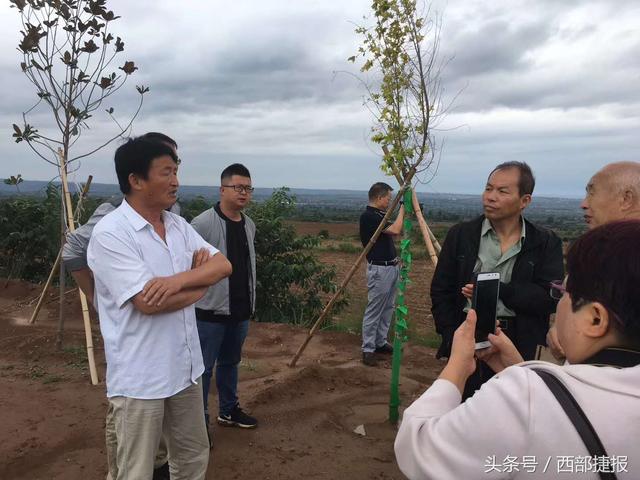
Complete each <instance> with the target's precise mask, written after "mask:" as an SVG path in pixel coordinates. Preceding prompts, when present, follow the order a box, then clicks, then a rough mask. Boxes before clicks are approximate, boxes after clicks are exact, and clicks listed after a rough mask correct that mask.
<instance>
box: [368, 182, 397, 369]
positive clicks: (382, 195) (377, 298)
mask: <svg viewBox="0 0 640 480" xmlns="http://www.w3.org/2000/svg"><path fill="white" fill-rule="evenodd" d="M392 191H393V188H391V186H389V185H387V184H386V183H383V182H378V183H374V184H373V185H372V186H371V188H370V189H369V205H367V208H366V209H365V211H364V212H363V213H362V215H360V240H361V241H362V246H363V247H366V246H367V244H368V243H369V242H370V241H371V238H372V237H373V234H374V233H375V231H376V230H377V229H378V227H379V226H380V223H381V222H382V219H383V218H384V216H385V214H386V213H387V210H388V209H389V203H391V192H392ZM403 221H404V206H402V205H401V206H400V210H399V211H398V217H397V218H396V220H395V222H393V223H391V222H387V224H386V225H385V226H384V229H383V230H382V233H381V234H380V236H379V237H378V239H377V240H376V241H375V243H374V244H373V247H372V248H371V250H369V253H367V307H366V309H365V311H364V317H363V319H362V363H364V364H365V365H367V366H370V367H373V366H376V365H377V359H376V355H375V354H376V353H379V354H391V353H393V347H392V346H391V345H389V342H388V341H387V335H388V333H389V326H390V325H391V318H392V316H393V308H394V305H395V299H396V283H397V281H398V272H399V266H398V263H399V259H398V255H397V253H396V246H395V244H394V243H393V237H394V236H395V235H400V233H402V222H403Z"/></svg>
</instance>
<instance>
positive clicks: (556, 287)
mask: <svg viewBox="0 0 640 480" xmlns="http://www.w3.org/2000/svg"><path fill="white" fill-rule="evenodd" d="M565 293H567V288H566V287H565V286H564V281H563V280H554V281H553V282H551V283H549V296H550V297H551V298H553V299H554V300H560V299H561V298H562V296H563V295H564V294H565Z"/></svg>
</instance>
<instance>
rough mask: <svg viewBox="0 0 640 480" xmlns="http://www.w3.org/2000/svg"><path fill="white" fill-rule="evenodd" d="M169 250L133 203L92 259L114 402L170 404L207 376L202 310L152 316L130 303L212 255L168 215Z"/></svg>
mask: <svg viewBox="0 0 640 480" xmlns="http://www.w3.org/2000/svg"><path fill="white" fill-rule="evenodd" d="M162 218H163V222H164V226H165V230H166V235H165V238H166V243H165V242H164V241H162V239H161V238H160V236H158V234H157V233H156V232H155V230H154V229H153V227H152V226H151V224H150V223H149V222H147V221H146V220H145V219H144V218H143V217H142V216H140V214H138V213H137V212H136V211H135V210H134V209H133V208H131V206H130V205H129V204H128V203H127V201H126V200H124V201H123V202H122V204H121V205H120V207H118V208H117V209H116V210H114V211H113V212H111V213H109V214H108V215H106V216H105V217H104V218H103V219H102V220H101V221H100V222H98V224H97V225H96V227H95V229H94V230H93V234H92V236H91V241H90V242H89V248H88V251H87V260H88V264H89V268H91V270H92V271H93V275H94V280H95V292H96V300H97V305H98V312H99V315H100V329H101V330H102V336H103V338H104V349H105V356H106V359H107V397H115V396H125V397H132V398H141V399H156V398H166V397H170V396H172V395H175V394H176V393H178V392H180V391H182V390H184V389H185V388H187V387H188V386H189V385H191V383H195V382H196V380H197V379H198V377H200V375H202V372H203V371H204V364H203V361H202V352H201V350H200V341H199V339H198V330H197V327H196V318H195V308H194V306H193V305H190V306H188V307H185V308H183V309H181V310H177V311H174V312H170V313H158V314H154V315H145V314H144V313H142V312H141V311H139V310H138V309H136V308H135V307H134V305H133V302H131V301H130V300H131V299H132V298H133V297H134V296H136V295H137V294H138V293H140V292H141V291H142V289H143V288H144V286H145V284H146V283H147V282H148V281H149V280H151V279H152V278H154V277H165V276H170V275H174V274H176V273H180V272H184V271H186V270H189V269H190V268H191V261H192V257H193V253H194V251H196V250H198V249H200V248H203V247H205V248H208V249H209V250H210V251H211V253H212V254H216V253H217V252H218V250H217V249H216V248H214V247H212V246H211V245H209V244H208V243H207V242H205V241H204V240H203V239H202V237H201V236H200V235H198V233H196V231H195V230H194V229H193V228H192V227H191V225H189V224H188V223H187V222H186V221H185V220H184V219H183V218H181V217H179V216H178V215H174V214H172V213H170V212H166V211H165V212H162Z"/></svg>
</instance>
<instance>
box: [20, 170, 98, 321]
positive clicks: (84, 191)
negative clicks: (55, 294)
mask: <svg viewBox="0 0 640 480" xmlns="http://www.w3.org/2000/svg"><path fill="white" fill-rule="evenodd" d="M92 180H93V175H89V178H88V179H87V183H85V184H84V188H83V189H82V196H81V197H80V198H79V199H78V208H76V211H78V210H79V207H80V205H81V203H80V202H82V201H83V200H84V198H85V197H86V196H87V194H88V193H89V187H90V186H91V181H92ZM61 259H62V248H61V249H60V250H59V251H58V256H57V257H56V260H55V262H53V267H51V272H50V273H49V278H47V281H46V283H45V284H44V288H43V289H42V293H40V298H39V299H38V303H37V304H36V308H35V310H34V311H33V313H32V314H31V318H30V319H29V324H30V325H33V324H34V323H36V318H38V314H39V313H40V309H41V308H42V305H43V303H44V297H45V295H46V293H47V290H48V288H49V287H50V286H51V282H52V281H53V277H54V275H55V274H56V271H57V270H58V266H59V265H60V260H61Z"/></svg>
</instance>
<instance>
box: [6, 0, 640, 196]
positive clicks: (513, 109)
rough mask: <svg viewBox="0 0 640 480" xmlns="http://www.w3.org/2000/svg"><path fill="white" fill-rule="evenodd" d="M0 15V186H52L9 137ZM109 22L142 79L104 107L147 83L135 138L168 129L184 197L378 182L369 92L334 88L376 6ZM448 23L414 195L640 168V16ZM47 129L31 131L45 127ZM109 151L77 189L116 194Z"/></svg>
mask: <svg viewBox="0 0 640 480" xmlns="http://www.w3.org/2000/svg"><path fill="white" fill-rule="evenodd" d="M436 6H437V5H436ZM1 8H4V10H3V11H2V15H1V16H0V44H2V46H3V49H2V52H3V53H2V54H1V55H0V74H1V75H2V78H3V87H4V92H5V93H4V95H3V98H2V102H0V126H1V125H5V127H4V128H0V133H1V132H3V131H4V132H5V135H0V155H2V157H3V158H4V159H5V161H4V162H3V163H2V167H1V169H0V177H3V176H4V177H6V176H8V175H11V174H15V173H18V172H20V173H22V174H23V176H24V177H25V178H33V179H45V178H49V177H51V176H53V175H54V174H55V173H54V172H52V171H50V170H48V169H47V168H43V165H42V163H41V162H40V161H38V160H37V159H34V158H33V156H32V155H31V154H30V153H29V151H28V149H27V148H25V147H24V145H15V144H14V143H12V140H11V138H10V135H11V131H10V125H11V123H13V122H16V120H18V119H19V118H20V112H22V111H23V110H24V109H26V108H28V107H29V106H30V104H31V102H32V100H33V99H34V98H35V96H34V92H33V90H32V87H31V86H30V85H29V84H28V82H27V81H26V79H25V78H24V77H23V76H22V74H21V73H20V71H19V68H18V64H19V57H18V53H17V52H16V51H15V49H14V47H15V44H16V42H17V38H18V36H17V33H16V32H17V28H16V25H17V23H16V19H15V11H14V10H9V9H8V8H6V6H3V7H1ZM113 8H114V9H115V10H116V13H118V14H121V15H122V19H121V20H119V21H118V24H117V28H116V30H117V32H118V34H121V35H122V37H123V38H124V40H125V42H126V47H125V48H126V50H125V55H124V56H123V57H122V59H123V60H124V59H125V57H126V59H133V60H135V61H136V64H138V65H139V66H140V70H139V71H138V72H136V74H135V75H134V76H133V77H132V78H131V84H130V85H128V86H127V89H125V90H123V91H122V92H121V93H120V94H119V95H118V96H117V97H116V98H114V99H113V101H112V102H108V105H105V108H106V107H107V106H111V105H113V106H114V107H115V108H116V114H117V115H118V118H119V119H125V118H126V117H127V115H128V114H130V113H131V111H132V109H133V107H134V105H135V100H136V94H135V91H134V90H133V86H134V85H135V84H139V83H144V84H146V85H150V86H151V92H150V95H149V96H148V98H147V99H146V102H145V105H144V107H143V111H142V114H141V116H140V117H139V119H138V120H137V121H136V123H135V126H134V133H136V134H139V133H143V132H145V131H148V130H161V131H166V132H167V133H169V134H170V135H171V136H173V137H175V138H176V139H177V140H178V143H179V144H180V152H181V153H180V154H181V156H182V157H184V158H185V164H184V165H183V167H182V168H181V176H182V181H183V183H192V184H193V183H208V182H205V181H204V179H215V178H216V177H217V174H218V172H219V170H220V169H221V168H223V167H224V165H225V164H226V163H229V162H231V161H235V160H238V161H243V162H244V163H247V164H248V165H249V166H250V167H251V168H252V171H255V172H256V181H257V182H258V183H259V184H260V185H261V186H276V185H285V184H286V185H290V186H294V187H305V186H307V187H320V188H321V187H326V188H364V189H366V187H367V186H368V184H370V183H371V182H373V181H375V180H378V179H380V177H381V172H380V171H379V169H378V158H377V156H378V154H379V149H378V147H377V146H375V145H372V144H371V142H370V141H369V140H368V137H369V135H370V133H369V130H370V126H371V124H372V122H373V120H372V118H371V116H370V114H369V113H368V112H367V110H366V109H365V108H364V107H363V106H362V97H363V95H364V94H365V92H364V89H363V88H362V85H361V84H360V83H359V82H358V81H357V80H355V79H354V78H353V77H352V76H350V75H348V74H344V73H341V74H337V75H334V72H335V71H342V70H345V71H347V72H349V73H353V74H359V73H358V69H357V65H352V64H350V63H348V62H347V61H346V58H347V57H349V56H350V55H352V54H354V53H355V51H356V48H357V45H358V44H359V42H360V39H359V38H358V37H357V36H356V35H355V33H354V32H353V30H354V24H353V23H352V22H355V23H359V22H361V21H362V20H361V19H362V15H366V14H368V8H369V2H368V0H358V1H355V0H354V1H352V2H337V1H333V0H332V1H326V2H322V3H317V2H288V1H284V0H283V1H278V0H272V1H270V2H258V1H250V2H236V3H232V4H228V5H225V7H224V8H222V9H221V8H220V7H219V6H216V5H214V4H211V3H209V2H197V3H194V4H192V5H190V6H189V8H186V7H184V5H182V4H180V3H179V2H174V1H172V0H158V1H154V2H151V1H148V0H140V1H137V2H129V3H126V4H122V5H121V4H120V3H118V4H117V5H116V4H114V5H113ZM440 11H443V13H444V15H443V29H442V36H441V38H440V41H441V47H442V52H441V53H442V57H443V58H448V57H453V59H452V60H451V61H450V62H449V63H448V64H447V65H446V66H445V68H444V70H443V73H442V78H441V80H442V85H443V87H444V88H445V98H446V99H451V98H452V97H453V96H454V95H455V94H457V93H458V92H460V91H461V94H460V96H459V97H458V98H457V99H456V102H455V104H454V106H453V109H452V111H451V113H450V115H449V117H448V118H445V120H444V122H443V124H442V130H441V131H439V132H438V134H437V135H438V140H439V141H443V140H444V141H445V150H444V153H443V155H442V163H441V165H440V169H439V173H438V176H437V177H436V178H435V180H434V181H433V182H431V183H430V184H429V185H428V186H426V187H421V188H427V189H432V190H437V191H457V192H461V191H479V189H481V188H482V185H483V182H484V180H485V177H486V173H487V172H488V171H489V170H490V168H492V166H494V165H495V164H496V163H498V162H499V161H503V160H507V159H524V160H526V161H529V162H531V164H532V166H533V167H534V169H535V170H536V173H537V175H538V179H539V182H538V189H539V192H542V193H544V192H550V193H556V194H558V193H565V194H566V193H567V192H573V193H572V194H575V195H579V194H580V192H581V191H582V188H583V181H584V179H583V177H586V178H588V177H589V176H590V174H589V172H593V171H595V170H596V169H597V168H599V167H600V166H601V165H602V164H604V163H606V162H608V161H614V160H620V159H634V156H635V159H637V154H636V152H637V150H638V147H640V140H638V139H637V138H636V137H637V134H636V132H637V131H638V127H639V126H640V114H639V113H638V111H639V108H638V107H640V102H639V100H638V97H637V87H636V85H637V83H638V80H639V79H640V78H639V77H640V56H638V47H639V46H640V33H638V30H637V24H638V21H639V20H640V8H639V4H638V2H634V1H626V0H625V1H617V2H607V1H605V0H573V1H563V2H557V1H552V0H539V1H537V2H530V1H526V0H514V1H509V2H491V3H487V2H484V1H480V0H467V1H465V2H449V3H448V5H446V7H445V8H444V9H442V8H440ZM368 79H369V80H371V81H375V77H369V78H368ZM105 117H106V116H104V115H102V116H101V115H99V114H97V115H96V117H95V118H94V119H93V122H92V123H91V127H92V128H91V130H90V131H87V132H85V134H84V135H83V138H82V140H81V141H80V142H79V144H78V150H82V149H85V148H87V147H89V146H90V145H93V144H95V143H97V142H99V141H101V140H102V139H104V138H105V137H106V136H107V135H108V134H110V133H111V132H112V131H113V125H112V124H111V123H110V122H109V120H108V119H107V118H105ZM46 118H47V116H46V114H45V113H43V114H41V116H38V117H36V118H35V119H34V120H38V125H42V128H46V120H45V119H46ZM34 123H35V121H34ZM455 127H461V128H458V129H454V130H449V129H451V128H455ZM112 153H113V147H112V146H110V147H108V148H107V149H106V150H105V151H103V152H101V153H100V154H99V155H96V156H95V157H92V158H89V159H86V160H84V161H83V163H82V167H81V169H80V170H79V171H78V173H77V177H78V178H77V179H78V180H79V181H80V180H84V178H85V177H86V175H87V174H88V173H94V174H95V175H96V180H97V181H115V176H114V175H113V172H112V165H111V158H112Z"/></svg>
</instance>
